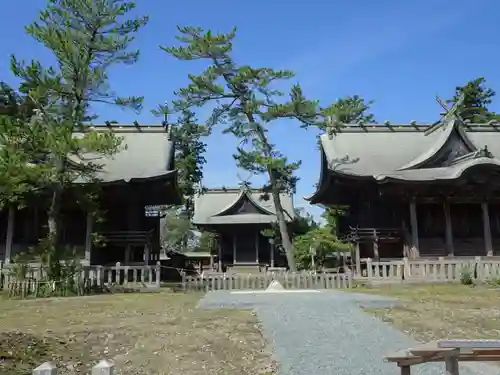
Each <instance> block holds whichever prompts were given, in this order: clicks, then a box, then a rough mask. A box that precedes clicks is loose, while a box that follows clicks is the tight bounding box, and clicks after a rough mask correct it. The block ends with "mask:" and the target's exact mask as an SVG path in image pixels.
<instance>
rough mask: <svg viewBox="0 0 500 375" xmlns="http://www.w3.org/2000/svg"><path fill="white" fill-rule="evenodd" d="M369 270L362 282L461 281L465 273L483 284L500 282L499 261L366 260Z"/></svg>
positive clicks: (363, 274)
mask: <svg viewBox="0 0 500 375" xmlns="http://www.w3.org/2000/svg"><path fill="white" fill-rule="evenodd" d="M365 265H366V267H365V268H364V269H363V270H362V272H361V274H360V275H359V274H358V275H355V278H356V279H358V280H363V279H365V280H383V279H387V280H390V279H392V280H395V279H398V280H422V281H459V280H460V278H461V277H462V276H463V275H464V273H469V274H470V275H471V276H472V277H473V278H475V279H476V280H480V281H488V280H492V279H500V258H499V257H469V258H453V257H449V258H447V257H439V258H437V259H408V258H403V259H401V260H388V261H373V260H372V259H370V258H367V259H366V260H365Z"/></svg>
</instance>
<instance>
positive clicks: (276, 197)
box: [271, 182, 297, 272]
mask: <svg viewBox="0 0 500 375" xmlns="http://www.w3.org/2000/svg"><path fill="white" fill-rule="evenodd" d="M271 185H272V182H271ZM272 196H273V203H274V207H275V208H276V219H277V220H278V227H279V229H280V235H281V243H282V245H283V247H284V248H285V254H286V260H287V262H288V267H289V268H290V271H292V272H295V271H296V270H297V267H296V265H295V254H294V248H293V245H292V241H290V233H289V232H288V225H287V223H286V220H285V213H284V212H285V210H284V209H283V205H282V204H281V199H280V194H279V192H278V191H275V190H274V188H273V193H272Z"/></svg>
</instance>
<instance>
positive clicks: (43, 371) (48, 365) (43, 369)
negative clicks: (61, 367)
mask: <svg viewBox="0 0 500 375" xmlns="http://www.w3.org/2000/svg"><path fill="white" fill-rule="evenodd" d="M33 375H57V367H56V365H55V364H54V363H52V362H45V363H43V364H41V365H40V366H38V367H37V368H36V369H34V370H33Z"/></svg>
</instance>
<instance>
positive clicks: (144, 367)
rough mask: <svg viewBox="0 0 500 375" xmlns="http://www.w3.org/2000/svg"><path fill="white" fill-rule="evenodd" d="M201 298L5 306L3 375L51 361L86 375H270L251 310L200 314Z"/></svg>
mask: <svg viewBox="0 0 500 375" xmlns="http://www.w3.org/2000/svg"><path fill="white" fill-rule="evenodd" d="M200 297H201V295H200V294H174V293H137V294H110V295H101V296H92V297H74V298H53V299H38V300H24V301H13V300H0V373H1V374H9V375H21V374H23V375H24V374H30V373H31V370H32V369H33V368H34V367H36V366H37V365H39V364H41V363H43V362H45V361H48V360H52V361H55V362H56V363H57V364H58V365H59V366H61V370H60V371H61V372H60V373H62V374H87V373H89V369H90V367H91V366H92V365H93V364H95V363H96V362H97V361H98V360H100V359H109V360H112V361H113V362H114V363H115V364H116V372H115V373H117V374H125V375H133V374H137V375H139V374H140V375H143V374H144V375H146V374H147V375H154V374H176V375H178V374H186V375H196V374H218V375H226V374H227V375H229V374H241V375H244V374H252V375H257V374H272V373H273V372H274V371H275V364H274V362H273V361H272V359H271V355H270V353H269V351H268V350H267V347H266V343H265V340H264V338H263V336H262V334H261V331H260V327H259V325H258V321H257V318H256V316H255V315H254V314H253V313H252V312H251V311H241V310H230V309H225V310H203V309H196V308H195V307H196V304H197V302H198V300H199V298H200Z"/></svg>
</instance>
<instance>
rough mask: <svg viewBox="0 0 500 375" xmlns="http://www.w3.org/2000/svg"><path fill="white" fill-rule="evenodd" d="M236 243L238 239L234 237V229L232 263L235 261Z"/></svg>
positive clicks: (234, 233)
mask: <svg viewBox="0 0 500 375" xmlns="http://www.w3.org/2000/svg"><path fill="white" fill-rule="evenodd" d="M237 245H238V239H237V237H236V231H234V232H233V264H234V263H236V260H237V259H236V247H237Z"/></svg>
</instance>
